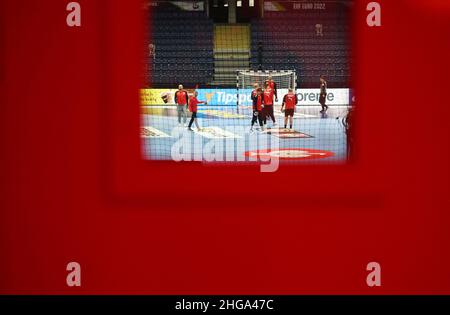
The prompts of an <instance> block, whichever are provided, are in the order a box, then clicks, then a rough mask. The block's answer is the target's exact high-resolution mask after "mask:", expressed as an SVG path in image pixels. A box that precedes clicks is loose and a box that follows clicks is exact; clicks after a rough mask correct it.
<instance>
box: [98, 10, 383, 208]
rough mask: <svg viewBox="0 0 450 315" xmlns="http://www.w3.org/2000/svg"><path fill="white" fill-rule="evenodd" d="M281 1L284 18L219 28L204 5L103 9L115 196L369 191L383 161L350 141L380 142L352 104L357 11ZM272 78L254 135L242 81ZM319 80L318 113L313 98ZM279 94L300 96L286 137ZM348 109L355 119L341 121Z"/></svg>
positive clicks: (346, 198) (331, 197)
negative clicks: (263, 115)
mask: <svg viewBox="0 0 450 315" xmlns="http://www.w3.org/2000/svg"><path fill="white" fill-rule="evenodd" d="M280 3H282V4H283V5H284V8H285V9H287V10H283V11H279V10H277V9H276V8H275V9H274V8H271V7H270V6H269V5H268V4H267V3H266V6H265V8H264V10H260V11H261V13H260V15H255V16H247V15H246V14H247V13H245V12H240V13H239V14H237V15H236V20H235V21H232V22H235V23H231V24H230V23H223V21H217V22H216V21H215V15H214V10H213V7H212V6H210V4H209V3H208V2H202V1H194V2H192V1H189V2H171V1H148V2H146V1H144V2H142V1H135V2H131V3H130V4H127V5H124V4H123V3H122V4H120V3H116V2H111V4H110V5H109V7H108V10H107V12H108V21H107V22H106V24H107V25H108V26H107V27H105V32H107V33H108V34H107V36H106V38H107V39H108V40H107V41H106V42H105V44H106V46H105V51H107V55H108V56H107V58H106V60H107V64H106V63H105V65H106V68H107V70H106V71H107V73H108V74H109V75H108V77H107V80H106V82H107V84H108V87H105V88H106V89H107V90H108V91H111V92H109V93H108V101H107V103H108V112H109V113H110V114H111V119H110V121H109V124H108V128H107V130H108V137H109V139H110V142H109V143H110V146H109V150H108V152H107V153H106V154H107V157H108V159H109V160H110V161H112V163H108V164H107V165H106V168H107V169H109V170H111V171H106V172H107V174H109V175H111V176H107V181H108V183H107V185H108V187H111V188H112V191H113V192H114V193H117V194H119V195H121V196H123V197H125V196H128V197H131V196H133V198H138V199H140V200H147V201H150V202H152V203H157V202H160V203H162V204H167V201H168V200H170V198H173V197H174V196H177V197H181V198H185V199H186V200H191V199H192V200H196V199H198V196H199V194H200V195H201V198H202V199H203V200H213V201H214V202H217V201H220V203H221V205H230V206H232V205H233V200H235V199H241V200H243V201H242V202H244V203H249V204H252V203H253V202H254V198H253V197H249V196H255V195H257V194H261V193H262V191H267V192H270V193H271V194H272V193H273V194H274V195H275V194H281V193H283V194H286V193H288V194H295V195H296V196H299V197H301V196H305V198H302V199H303V204H305V205H310V204H311V205H314V204H315V201H313V200H314V199H315V198H316V197H317V198H320V200H321V202H322V203H323V202H325V203H330V204H333V203H335V202H344V203H346V202H350V203H352V202H355V201H357V200H365V197H364V198H354V197H353V196H354V195H355V194H357V195H358V194H359V195H360V196H366V197H368V198H372V197H373V198H377V196H379V192H380V187H381V186H382V185H381V180H380V179H379V178H380V172H378V169H379V167H381V165H380V163H381V164H382V163H383V162H382V161H381V160H380V159H377V160H376V161H375V160H374V159H373V158H374V157H373V156H371V155H370V152H371V149H369V150H365V149H364V147H363V146H361V145H360V144H362V143H371V144H372V145H377V141H378V140H379V138H378V137H377V135H380V133H381V132H382V130H381V129H380V128H378V130H377V134H374V133H373V130H370V129H367V128H370V126H371V124H370V123H368V124H362V123H360V122H362V121H364V119H365V117H367V115H370V113H369V112H368V111H366V110H365V108H362V106H361V108H360V109H359V107H358V111H354V110H352V109H353V108H356V106H353V105H354V102H353V101H354V98H353V91H354V90H358V91H359V88H358V86H356V84H354V82H356V80H354V79H352V78H354V77H357V76H359V75H360V74H361V72H360V71H359V70H358V71H355V68H356V67H355V66H354V65H356V61H355V60H356V58H354V56H357V55H359V54H360V53H361V50H362V49H363V48H362V46H356V44H355V42H356V40H354V39H355V36H358V35H357V32H356V31H355V28H353V27H352V26H353V21H354V19H353V17H354V15H355V12H356V10H357V7H355V6H354V5H353V3H352V2H351V1H336V2H327V3H326V7H325V8H323V7H322V6H317V4H314V3H313V2H312V3H313V7H309V6H298V5H296V4H295V3H293V2H280ZM247 11H248V10H247ZM262 12H263V13H262ZM262 14H263V15H262ZM299 17H303V18H302V19H299ZM308 17H309V18H308ZM239 19H242V21H241V20H239ZM299 20H300V21H301V22H299ZM283 23H284V24H283ZM278 24H280V25H281V24H283V27H285V28H289V31H288V30H286V31H281V30H280V27H279V26H280V25H278ZM285 24H286V25H285ZM275 25H276V27H275ZM290 28H292V29H290ZM143 39H144V40H143ZM316 48H317V49H316ZM361 59H362V58H359V60H361ZM143 64H144V67H143ZM143 68H144V71H143V70H142V69H143ZM321 75H323V76H324V80H325V81H326V86H325V84H324V81H321V80H320V76H321ZM269 77H271V79H272V80H269V84H268V88H267V90H269V92H270V90H272V93H274V90H275V89H274V86H273V85H272V83H271V81H274V82H275V83H276V85H277V95H276V96H275V95H274V96H273V100H274V105H272V107H273V113H274V115H273V116H274V117H273V118H274V119H275V123H274V122H273V119H272V115H271V113H272V111H271V110H267V112H265V113H266V114H267V116H266V124H264V122H262V123H263V125H262V127H261V126H260V124H259V120H258V118H259V117H256V119H255V120H256V122H255V124H254V126H253V127H254V129H253V130H251V122H252V117H254V116H253V115H255V114H254V110H253V103H252V102H251V94H252V89H253V85H254V83H258V85H259V87H263V86H266V80H268V79H269ZM179 85H183V87H182V89H181V90H182V91H186V92H187V96H185V95H181V94H183V93H180V94H178V95H177V101H178V102H179V103H183V104H180V105H185V104H184V103H187V104H186V105H187V106H180V105H177V104H176V102H175V92H177V91H178V87H179ZM321 86H322V87H323V90H322V92H324V90H325V87H326V92H327V95H326V97H325V100H326V102H325V105H327V106H328V108H326V107H324V108H322V106H321V104H320V103H319V101H320V98H321V97H320V94H321ZM290 88H291V89H292V90H293V94H294V95H296V96H297V101H298V104H297V106H296V110H295V111H294V116H293V119H292V125H293V126H292V129H291V128H290V123H291V120H290V118H289V115H288V119H287V121H286V128H284V127H285V126H284V125H285V116H286V106H284V107H283V111H282V110H281V105H282V101H283V99H284V96H285V95H286V94H289V89H290ZM195 92H197V99H198V100H199V101H206V102H207V105H205V104H198V105H197V117H196V118H197V123H198V126H197V125H196V121H195V119H194V120H192V125H191V126H190V127H191V128H192V131H191V130H188V128H189V123H190V122H191V118H192V114H193V112H195V110H193V109H195V108H193V107H195V104H194V105H193V103H192V102H191V104H189V103H190V102H189V101H190V99H191V98H192V97H193V96H194V93H195ZM266 92H267V91H266ZM263 95H264V90H263V91H262V98H264V96H263ZM178 96H179V97H178ZM358 97H359V98H358V101H360V100H361V101H363V100H364V97H363V96H361V95H358ZM270 98H271V95H269V96H268V99H270ZM277 99H278V100H277ZM180 100H181V102H180ZM269 103H270V102H269ZM258 104H259V103H258V101H257V102H256V110H255V111H256V112H257V109H258ZM269 106H270V105H267V106H265V107H269ZM181 107H182V108H181ZM322 110H323V111H322ZM321 111H322V112H321ZM349 113H352V114H351V116H352V117H351V118H352V120H354V121H357V122H359V123H355V124H349V123H348V122H349V121H350V119H349ZM185 114H186V120H185ZM257 114H258V113H257ZM257 114H256V115H257ZM194 118H195V117H194ZM349 125H351V126H352V127H351V130H352V133H351V134H356V136H354V137H353V136H352V138H351V140H349V134H350V133H349V132H348V126H349ZM350 141H351V145H349V144H350ZM230 148H231V149H230ZM371 148H373V147H371ZM374 163H375V164H374ZM158 200H159V201H158ZM275 201H276V200H274V201H270V202H275ZM286 202H287V201H286ZM372 204H373V202H372Z"/></svg>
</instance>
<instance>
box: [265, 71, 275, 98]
mask: <svg viewBox="0 0 450 315" xmlns="http://www.w3.org/2000/svg"><path fill="white" fill-rule="evenodd" d="M265 83H266V84H268V85H269V87H270V88H271V89H272V90H273V92H274V95H275V102H278V90H277V84H276V83H275V81H274V80H272V76H271V75H269V77H268V78H267V80H266V82H265Z"/></svg>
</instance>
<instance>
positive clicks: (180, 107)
mask: <svg viewBox="0 0 450 315" xmlns="http://www.w3.org/2000/svg"><path fill="white" fill-rule="evenodd" d="M188 102H189V95H188V92H187V91H186V90H184V89H183V85H181V84H180V85H179V86H178V91H176V92H175V104H176V105H177V113H178V125H181V116H183V124H184V125H185V126H186V120H187V116H186V107H187V105H188Z"/></svg>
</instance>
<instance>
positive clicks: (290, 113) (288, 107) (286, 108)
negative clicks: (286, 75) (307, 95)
mask: <svg viewBox="0 0 450 315" xmlns="http://www.w3.org/2000/svg"><path fill="white" fill-rule="evenodd" d="M297 103H298V98H297V95H296V94H295V93H294V90H293V89H289V92H288V94H286V95H285V96H284V97H283V104H282V105H281V112H284V129H286V128H287V122H288V118H289V129H292V124H293V122H294V112H295V106H296V105H297Z"/></svg>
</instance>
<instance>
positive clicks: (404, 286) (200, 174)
mask: <svg viewBox="0 0 450 315" xmlns="http://www.w3.org/2000/svg"><path fill="white" fill-rule="evenodd" d="M368 2H369V1H358V5H357V6H356V9H355V10H356V17H355V25H354V31H355V40H354V43H355V47H354V49H355V53H356V56H357V58H356V64H355V67H354V68H355V69H356V71H355V74H354V78H356V88H357V91H358V104H357V105H358V106H359V108H358V117H357V119H358V129H357V133H358V139H357V141H358V152H357V159H356V161H355V162H354V163H353V164H351V165H349V166H344V167H338V166H320V167H319V166H316V167H312V166H308V167H295V168H282V169H281V170H280V171H279V172H277V173H274V174H261V173H259V172H258V169H257V168H250V169H246V168H234V167H227V168H214V167H203V166H201V165H191V166H189V167H186V165H172V164H171V163H168V162H166V163H158V164H155V163H156V162H145V161H142V160H141V159H140V149H139V106H138V101H139V95H138V88H139V86H140V79H139V71H140V67H141V63H140V60H141V59H140V57H141V55H140V54H141V53H142V43H141V42H140V40H141V39H142V38H143V36H142V32H143V21H142V19H141V11H140V7H141V6H140V3H139V1H126V2H124V1H119V0H108V1H106V0H96V1H86V0H83V1H80V3H81V5H82V27H81V28H69V27H67V26H66V23H65V19H66V13H67V12H66V11H65V7H66V4H67V3H68V1H63V0H52V1H50V0H48V1H37V0H26V1H15V0H4V1H2V2H1V3H0V23H1V24H0V32H1V33H0V42H1V45H0V69H1V70H0V82H1V85H0V89H1V91H0V150H1V152H0V153H1V154H0V161H1V163H0V174H1V177H0V178H1V179H0V193H1V195H0V196H1V198H0V209H1V211H0V253H1V256H0V292H1V293H33V294H50V293H64V294H71V293H76V294H79V293H125V294H127V293H141V294H150V293H159V294H162V293H184V294H187V293H192V294H200V293H217V294H219V293H221V294H226V293H233V294H239V293H260V294H262V293H267V294H271V293H272V294H275V293H289V294H299V293H362V294H379V293H450V269H449V268H448V266H449V265H450V254H449V250H448V249H449V246H450V232H449V224H450V212H449V205H450V200H449V197H448V196H449V192H450V191H449V188H450V176H449V175H450V168H449V153H450V151H449V147H450V145H449V141H448V136H449V131H450V127H449V123H448V117H449V114H450V107H449V106H448V105H449V104H448V100H447V92H446V87H447V86H448V84H449V79H448V77H447V72H448V69H449V61H448V55H449V53H450V42H449V41H448V40H446V34H448V32H449V31H450V19H449V16H450V8H449V7H448V6H440V5H436V4H437V3H438V2H439V1H426V2H425V1H419V0H408V1H406V0H397V1H386V0H383V1H380V2H381V3H382V10H383V11H382V23H383V26H382V27H381V28H378V29H376V28H369V27H367V26H366V24H365V18H366V14H367V13H366V11H365V5H366V4H367V3H368ZM439 4H440V2H439ZM189 177H190V178H191V180H189V181H188V180H187V178H189ZM255 182H260V183H264V184H265V187H267V189H268V190H270V191H271V195H272V197H273V198H272V199H269V198H265V199H264V202H263V204H262V205H261V206H257V205H256V203H255V201H254V196H255V194H258V191H257V189H255V187H254V186H255V185H252V183H255ZM289 183H296V186H295V187H290V186H289V185H288V184H289ZM174 186H176V187H177V189H180V187H181V188H182V189H181V190H182V192H181V193H180V195H178V196H174V195H173V191H174ZM285 186H288V187H287V188H285ZM322 192H323V193H322ZM286 195H288V196H290V198H288V199H286V198H285V196H286ZM70 261H77V262H79V263H80V264H81V266H82V287H81V288H69V287H67V286H66V283H65V280H66V271H65V267H66V264H67V263H68V262H70ZM370 261H377V262H379V263H380V264H381V266H382V284H383V285H382V287H381V288H369V287H367V286H366V283H365V278H366V271H365V268H366V264H367V263H368V262H370Z"/></svg>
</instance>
